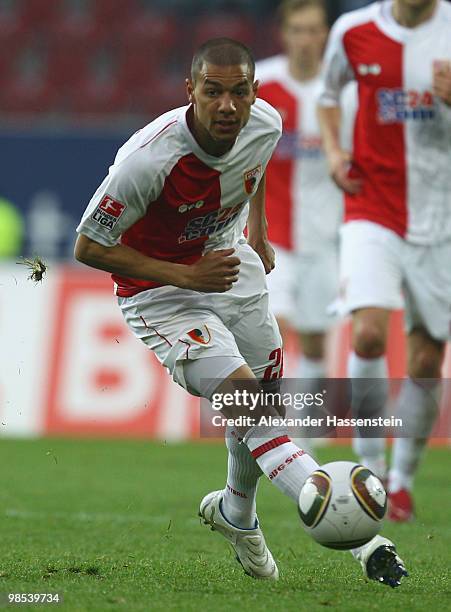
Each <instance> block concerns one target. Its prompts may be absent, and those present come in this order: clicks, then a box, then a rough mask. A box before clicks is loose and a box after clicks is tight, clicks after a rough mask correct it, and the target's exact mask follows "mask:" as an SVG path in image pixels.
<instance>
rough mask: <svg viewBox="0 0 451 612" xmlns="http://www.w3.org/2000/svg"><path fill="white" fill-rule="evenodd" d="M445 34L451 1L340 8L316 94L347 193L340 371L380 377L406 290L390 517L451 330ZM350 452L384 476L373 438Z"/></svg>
mask: <svg viewBox="0 0 451 612" xmlns="http://www.w3.org/2000/svg"><path fill="white" fill-rule="evenodd" d="M450 32H451V6H450V5H449V4H448V3H447V2H444V1H442V0H386V1H384V2H382V3H375V4H372V5H370V6H369V7H367V8H363V9H361V10H358V11H354V12H352V13H349V14H346V15H344V16H342V17H341V18H340V19H339V20H338V22H337V23H336V24H335V26H334V28H333V31H332V33H331V37H330V40H329V44H328V48H327V51H326V56H325V68H324V87H323V91H322V95H321V99H320V109H319V113H320V121H321V126H322V132H323V141H324V143H325V149H326V152H327V156H328V160H329V166H330V172H331V174H332V177H333V178H334V180H335V182H336V183H337V185H338V186H339V187H341V188H342V189H343V190H344V191H345V193H346V213H345V218H346V224H345V226H344V228H343V230H342V248H341V262H340V265H341V270H340V274H341V290H342V297H343V300H344V305H345V308H346V310H347V311H348V312H351V313H352V328H353V332H352V343H353V352H352V354H351V356H350V359H349V363H348V374H349V377H351V378H353V379H359V378H366V379H384V378H386V376H387V365H386V359H385V351H386V342H387V327H388V321H389V315H390V311H391V310H394V309H397V308H399V307H400V306H401V304H402V302H401V299H400V290H401V287H402V288H403V290H404V298H405V319H406V331H407V334H408V378H407V379H406V380H405V381H404V384H403V387H402V390H401V394H400V397H399V400H398V401H399V408H398V413H397V414H398V416H401V417H402V418H403V419H404V427H405V430H406V436H408V437H405V438H399V439H396V440H395V442H394V447H393V456H392V466H391V470H390V473H389V483H388V490H389V498H390V513H389V516H390V518H391V519H392V520H395V521H405V520H409V519H411V518H412V516H413V503H412V498H411V489H412V485H413V477H414V474H415V471H416V469H417V466H418V462H419V459H420V455H421V452H422V450H423V448H424V446H425V444H426V442H427V439H428V436H429V435H430V432H431V430H432V426H433V423H434V421H435V417H436V414H437V410H438V402H439V396H440V382H439V380H440V376H441V367H442V362H443V356H444V350H445V342H446V340H447V339H448V337H449V333H450V303H451V266H450V265H449V263H450V262H451V215H450V210H451V178H450V176H451V175H450V173H449V160H450V159H451V36H450ZM352 79H356V80H357V82H358V86H359V111H358V114H357V118H356V127H355V134H354V156H353V159H352V160H351V156H350V155H349V153H348V152H346V151H343V149H342V148H341V146H340V143H339V136H338V134H339V125H340V117H339V106H340V103H339V93H340V91H341V88H342V87H343V85H344V84H345V83H346V82H348V81H350V80H352ZM350 162H352V166H351V172H348V170H349V164H350ZM424 379H426V380H424ZM370 387H371V388H370ZM370 387H368V388H367V389H366V390H365V393H366V397H365V398H364V408H365V410H367V411H371V410H372V409H373V408H374V409H376V410H377V409H380V407H381V406H383V405H384V404H385V401H386V392H387V386H386V385H385V384H376V385H374V384H373V385H370ZM360 399H362V398H358V397H357V398H355V401H356V402H357V404H358V403H359V401H360ZM355 449H356V451H357V453H358V454H359V456H360V459H361V461H362V462H363V463H364V464H365V465H368V466H369V467H370V468H371V469H372V470H373V471H375V472H376V473H378V474H379V475H380V476H384V474H385V469H386V468H385V458H384V440H383V439H382V438H381V439H376V438H364V437H362V438H360V437H357V438H356V440H355Z"/></svg>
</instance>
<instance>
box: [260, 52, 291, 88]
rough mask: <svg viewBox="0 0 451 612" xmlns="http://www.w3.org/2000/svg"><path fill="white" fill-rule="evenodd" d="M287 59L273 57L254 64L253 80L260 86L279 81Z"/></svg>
mask: <svg viewBox="0 0 451 612" xmlns="http://www.w3.org/2000/svg"><path fill="white" fill-rule="evenodd" d="M286 66H287V58H286V56H285V55H282V54H280V55H273V56H272V57H267V58H266V59H263V60H260V61H258V62H257V63H256V64H255V78H256V79H257V80H258V81H259V82H260V84H261V85H265V83H267V82H268V81H274V80H276V81H277V80H280V79H281V78H283V75H284V74H285V72H286Z"/></svg>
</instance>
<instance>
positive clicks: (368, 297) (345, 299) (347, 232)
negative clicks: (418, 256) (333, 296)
mask: <svg viewBox="0 0 451 612" xmlns="http://www.w3.org/2000/svg"><path fill="white" fill-rule="evenodd" d="M403 245H404V241H403V240H402V239H401V238H400V237H399V236H397V235H396V234H395V233H394V232H392V231H391V230H388V229H386V228H385V227H383V226H381V225H378V224H377V223H370V222H368V221H350V222H348V223H346V224H345V225H344V226H343V227H342V228H341V230H340V288H339V307H340V310H341V312H342V313H350V312H353V311H355V310H357V309H360V308H365V307H374V308H384V309H387V310H395V309H398V308H401V307H402V305H403V301H402V297H401V284H402V265H401V259H402V251H403Z"/></svg>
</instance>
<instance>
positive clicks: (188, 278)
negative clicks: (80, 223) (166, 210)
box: [75, 234, 240, 293]
mask: <svg viewBox="0 0 451 612" xmlns="http://www.w3.org/2000/svg"><path fill="white" fill-rule="evenodd" d="M233 252H234V249H224V250H222V251H212V252H210V253H207V255H205V256H204V257H201V258H200V259H199V261H198V262H196V263H195V264H192V265H185V264H176V263H172V262H169V261H162V260H159V259H154V258H153V257H147V256H146V255H144V254H142V253H140V252H139V251H136V250H135V249H132V248H131V247H128V246H126V245H124V244H116V245H115V246H104V245H102V244H100V243H98V242H96V241H95V240H91V238H89V237H88V236H85V235H83V234H79V236H78V239H77V242H76V244H75V258H76V259H77V260H78V261H80V262H81V263H84V264H86V265H87V266H90V267H92V268H97V269H99V270H104V271H105V272H111V273H112V274H117V275H119V276H124V277H130V278H138V279H140V280H144V281H154V282H156V283H159V284H161V285H173V286H175V287H181V288H183V289H192V290H194V291H204V292H218V293H221V292H224V291H228V290H229V289H231V287H232V284H233V283H234V282H236V281H237V280H238V267H239V264H240V260H239V259H238V257H234V256H233Z"/></svg>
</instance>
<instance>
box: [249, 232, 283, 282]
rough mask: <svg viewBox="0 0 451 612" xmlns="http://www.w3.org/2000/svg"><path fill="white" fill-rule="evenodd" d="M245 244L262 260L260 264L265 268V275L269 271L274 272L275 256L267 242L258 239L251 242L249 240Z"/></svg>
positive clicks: (264, 239) (263, 239)
mask: <svg viewBox="0 0 451 612" xmlns="http://www.w3.org/2000/svg"><path fill="white" fill-rule="evenodd" d="M247 242H248V244H249V246H251V247H252V248H253V249H254V251H255V252H256V253H257V255H258V256H259V257H260V259H261V260H262V263H263V265H264V266H265V272H266V274H269V273H270V272H271V270H274V268H275V265H276V254H275V253H274V249H273V248H272V246H271V245H270V244H269V242H268V240H267V239H266V238H260V239H258V240H252V239H250V238H249V240H248V241H247Z"/></svg>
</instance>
